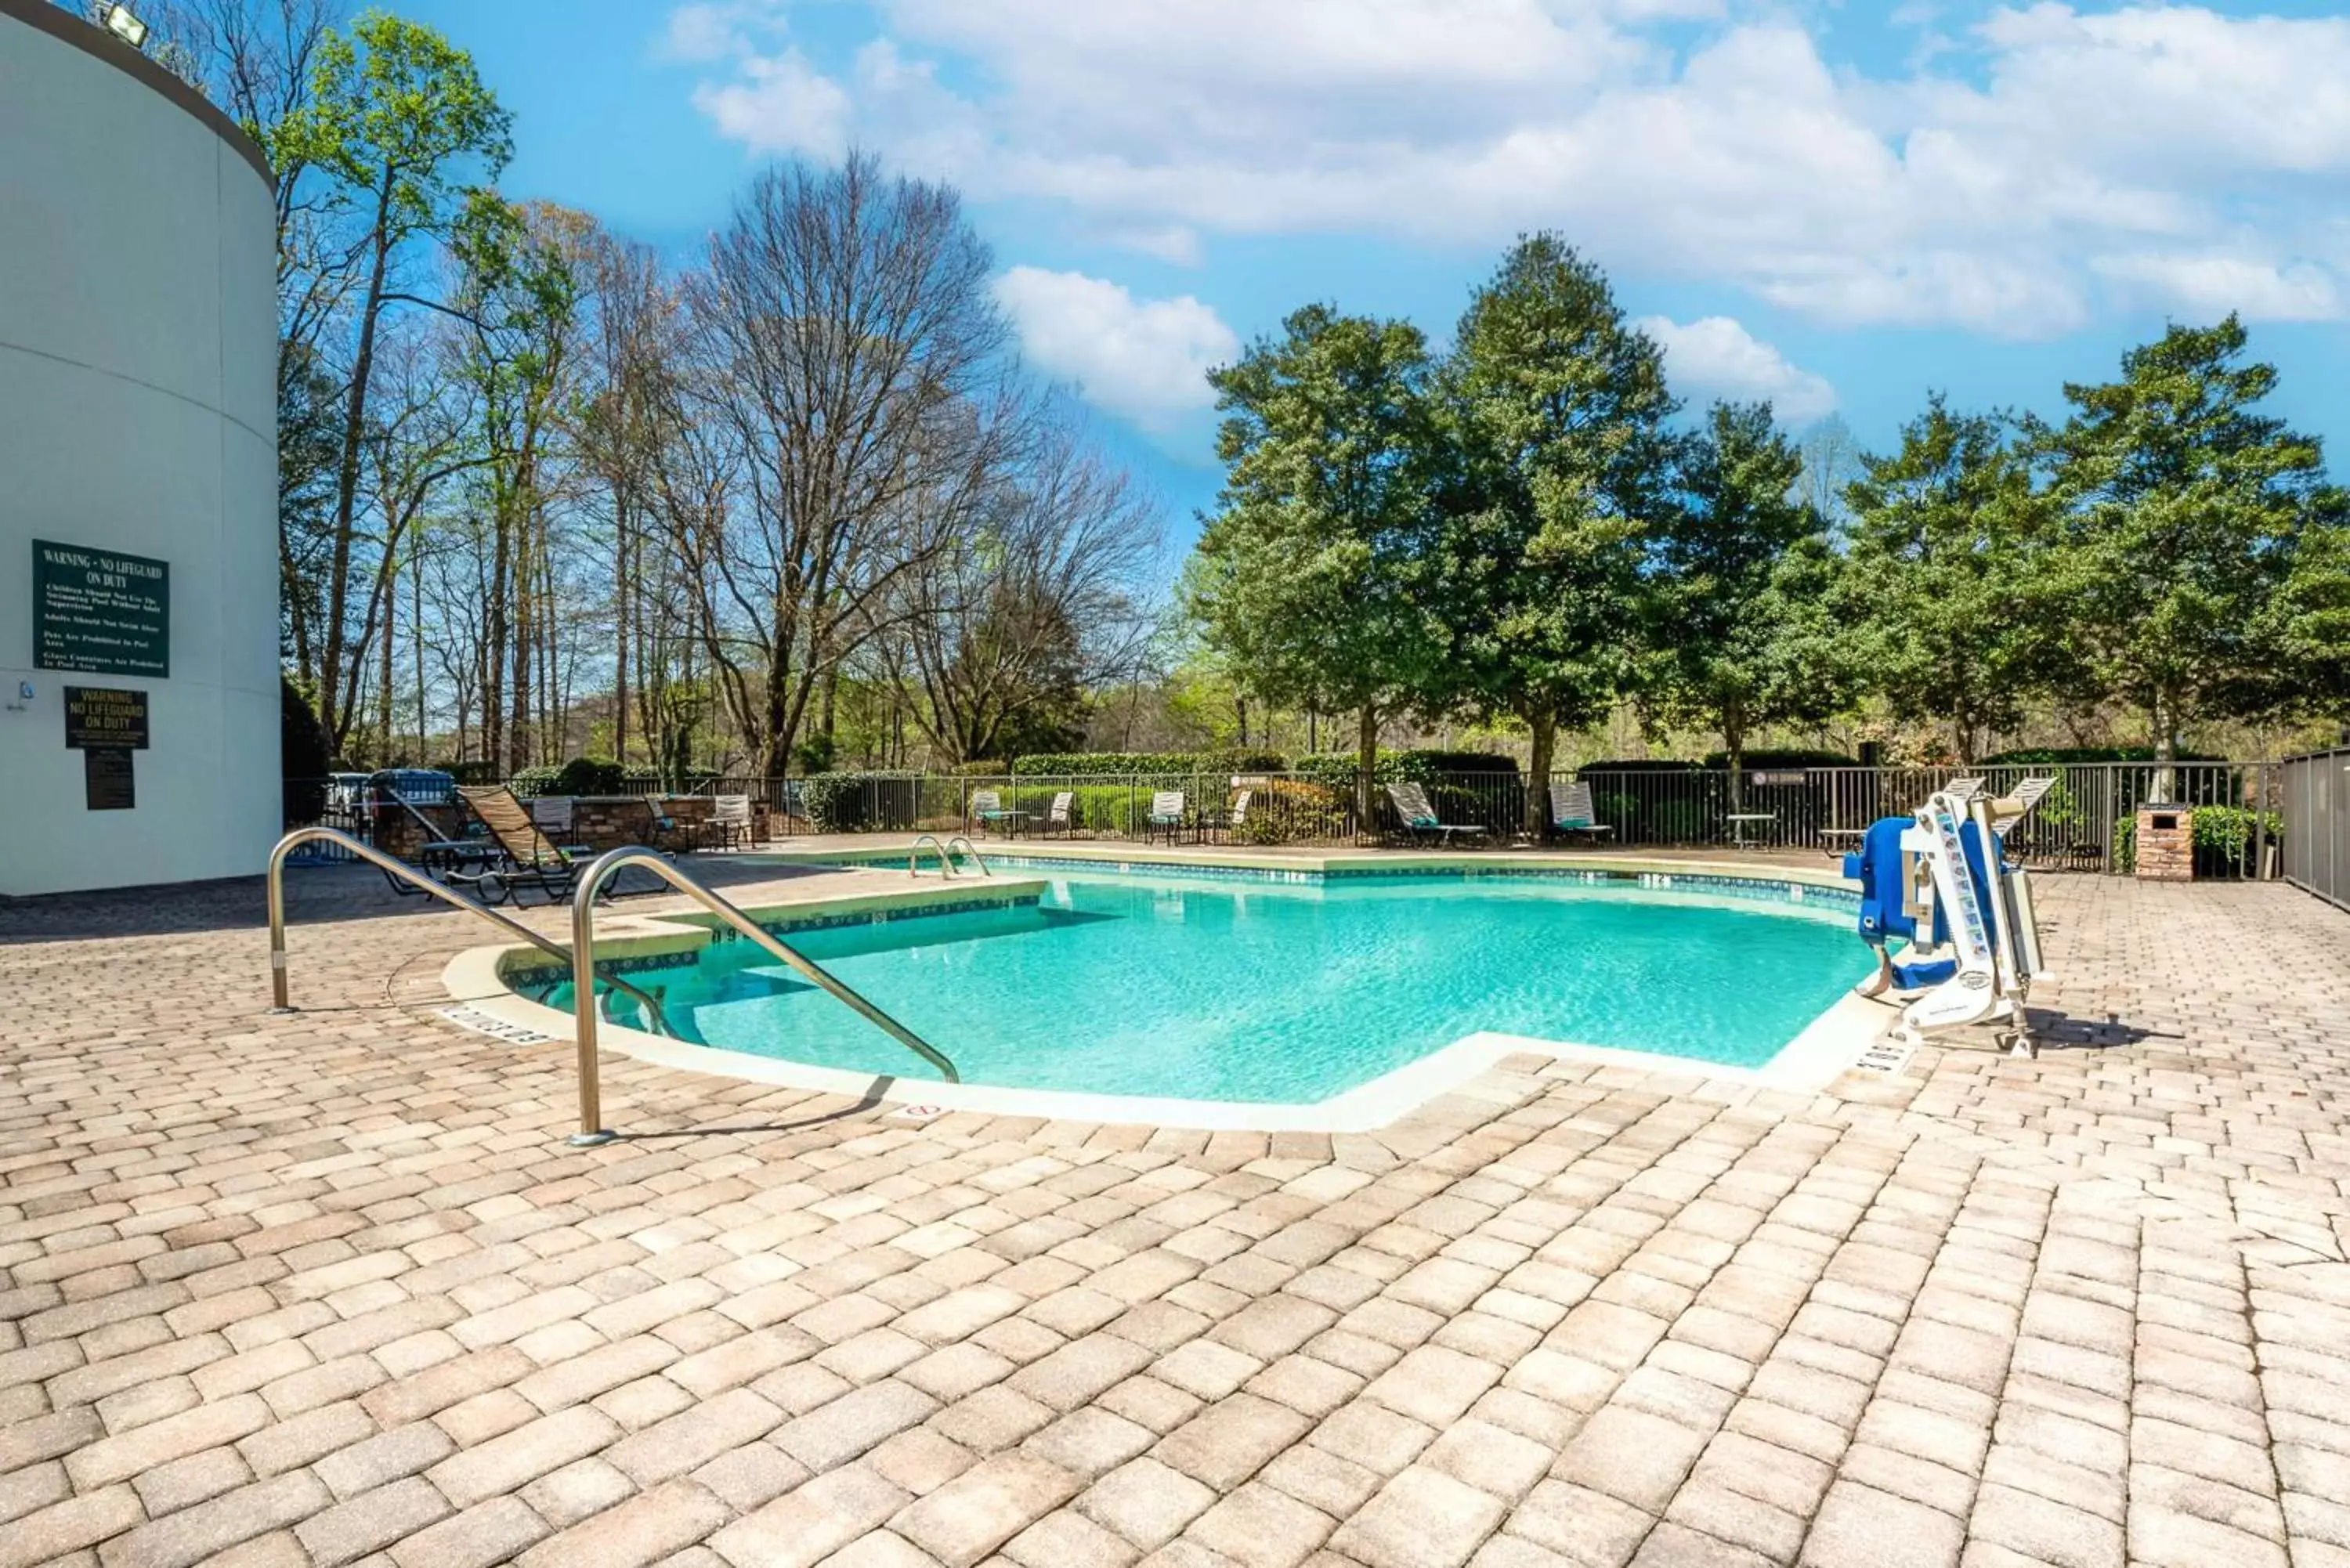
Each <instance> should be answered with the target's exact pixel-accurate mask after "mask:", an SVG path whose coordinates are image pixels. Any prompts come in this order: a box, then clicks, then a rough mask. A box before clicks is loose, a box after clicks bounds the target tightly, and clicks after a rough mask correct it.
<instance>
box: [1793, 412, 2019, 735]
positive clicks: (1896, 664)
mask: <svg viewBox="0 0 2350 1568" xmlns="http://www.w3.org/2000/svg"><path fill="white" fill-rule="evenodd" d="M2012 433H2013V432H2012V424H2011V421H2008V420H2007V419H2006V418H2005V417H2003V416H2000V415H1986V414H1960V413H1954V412H1952V411H1951V410H1950V407H1949V406H1948V404H1946V403H1945V402H1944V401H1943V400H1942V398H1941V396H1940V395H1939V394H1936V395H1935V396H1934V397H1932V398H1931V399H1929V401H1928V403H1927V407H1926V411H1925V412H1924V413H1923V414H1920V415H1919V416H1918V418H1916V419H1915V420H1912V421H1910V422H1909V423H1908V425H1907V426H1905V427H1904V428H1903V430H1902V431H1901V448H1900V450H1899V451H1898V452H1894V453H1892V454H1890V455H1888V456H1883V457H1878V456H1868V455H1864V456H1863V457H1862V458H1861V460H1860V464H1861V477H1860V478H1859V479H1857V480H1856V481H1854V482H1853V483H1852V484H1851V486H1850V487H1849V488H1848V489H1847V490H1846V492H1845V499H1846V505H1847V506H1848V508H1849V509H1850V512H1851V523H1850V525H1849V526H1850V539H1851V543H1850V548H1849V550H1848V551H1847V554H1846V565H1845V570H1844V571H1843V572H1842V573H1841V574H1840V576H1839V582H1838V586H1837V588H1836V590H1835V596H1834V612H1835V616H1836V618H1837V620H1838V621H1839V622H1840V623H1841V624H1842V625H1843V626H1844V628H1846V636H1845V647H1846V657H1847V658H1848V659H1850V660H1851V662H1852V664H1853V666H1854V667H1855V668H1856V670H1858V671H1860V672H1861V673H1862V675H1863V676H1864V677H1865V679H1866V682H1867V684H1868V686H1869V687H1870V688H1871V689H1872V690H1873V691H1877V693H1878V694H1880V695H1881V696H1883V697H1884V698H1885V700H1886V701H1887V703H1888V704H1890V705H1891V706H1892V708H1893V709H1894V710H1895V711H1897V712H1899V713H1903V714H1908V715H1919V716H1928V715H1930V716H1932V717H1935V718H1938V719H1939V720H1941V721H1942V722H1945V723H1947V724H1948V725H1949V726H1950V741H1951V744H1952V745H1953V746H1954V747H1955V749H1956V750H1957V753H1958V755H1959V758H1960V761H1961V762H1971V761H1972V760H1973V759H1975V758H1976V757H1979V756H1981V755H1982V753H1983V749H1984V746H1985V743H1986V742H1988V741H1989V739H1990V737H1991V733H1992V732H1994V731H1997V730H2002V729H2010V728H2012V727H2013V726H2014V725H2015V724H2016V723H2017V722H2019V721H2020V720H2021V718H2022V705H2023V701H2024V700H2025V698H2026V697H2027V696H2029V695H2030V694H2031V693H2032V692H2033V691H2036V690H2039V689H2041V687H2042V686H2043V684H2044V682H2045V680H2047V679H2048V675H2049V663H2050V659H2051V656H2052V643H2053V639H2054V638H2055V637H2058V636H2061V634H2062V628H2061V626H2057V625H2053V624H2052V620H2053V619H2054V618H2052V616H2051V615H2050V613H2049V609H2048V605H2047V603H2046V600H2047V597H2048V590H2049V587H2050V583H2049V581H2048V579H2047V578H2046V577H2045V576H2043V575H2042V574H2043V570H2044V568H2045V566H2046V559H2045V552H2044V549H2043V540H2044V534H2045V529H2044V526H2043V517H2044V508H2043V506H2042V504H2041V503H2040V500H2039V498H2038V497H2037V496H2036V495H2035V493H2034V492H2033V476H2032V463H2031V457H2030V453H2029V452H2028V451H2027V450H2026V449H2025V448H2024V447H2023V446H2022V445H2021V444H2020V443H2018V442H2017V441H2013V440H2012V439H2011V436H2012Z"/></svg>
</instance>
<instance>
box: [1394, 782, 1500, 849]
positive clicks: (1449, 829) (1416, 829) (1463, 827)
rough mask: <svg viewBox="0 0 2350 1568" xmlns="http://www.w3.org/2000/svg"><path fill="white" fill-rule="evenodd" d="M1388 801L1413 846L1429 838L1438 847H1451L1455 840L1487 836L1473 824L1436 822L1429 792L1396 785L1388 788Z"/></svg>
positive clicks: (1408, 784)
mask: <svg viewBox="0 0 2350 1568" xmlns="http://www.w3.org/2000/svg"><path fill="white" fill-rule="evenodd" d="M1388 800H1389V801H1390V802H1391V803H1393V805H1394V806H1395V812H1396V816H1397V818H1398V820H1399V821H1400V822H1401V823H1402V824H1403V829H1404V832H1405V834H1406V835H1408V836H1409V837H1410V839H1411V841H1412V842H1413V843H1415V844H1423V843H1426V842H1427V841H1428V840H1430V839H1431V838H1433V839H1434V840H1436V841H1437V842H1438V843H1440V844H1450V843H1451V842H1452V841H1453V840H1454V839H1456V838H1482V837H1484V836H1486V833H1485V829H1484V828H1482V827H1481V826H1475V825H1473V824H1469V823H1458V822H1443V821H1440V820H1439V819H1438V817H1437V815H1436V808H1435V807H1434V806H1432V805H1429V804H1428V791H1427V790H1426V789H1424V788H1422V787H1421V786H1420V785H1419V784H1412V783H1408V782H1399V783H1396V784H1389V785H1388Z"/></svg>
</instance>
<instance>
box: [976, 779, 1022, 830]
mask: <svg viewBox="0 0 2350 1568" xmlns="http://www.w3.org/2000/svg"><path fill="white" fill-rule="evenodd" d="M1027 816H1028V814H1027V813H1026V812H1024V811H1014V810H1010V809H1008V808H1006V807H1005V805H1004V804H1003V793H1002V792H1001V791H998V790H992V789H975V790H973V791H972V792H971V819H972V821H973V822H976V823H978V824H979V826H980V828H981V830H982V831H983V832H986V831H991V830H994V829H998V828H1000V829H1002V830H1003V833H1004V835H1005V836H1007V837H1009V836H1013V835H1014V834H1016V833H1017V832H1018V831H1019V827H1020V825H1021V823H1022V822H1024V821H1025V820H1026V819H1027Z"/></svg>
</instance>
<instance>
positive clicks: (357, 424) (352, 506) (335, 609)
mask: <svg viewBox="0 0 2350 1568" xmlns="http://www.w3.org/2000/svg"><path fill="white" fill-rule="evenodd" d="M390 206H391V193H390V182H389V178H388V177H387V181H386V184H385V186H384V188H383V189H382V190H381V191H380V192H378V196H377V201H376V215H375V256H374V260H373V263H372V265H370V266H369V271H368V286H367V297H366V299H365V300H364V301H362V302H361V304H360V306H359V352H358V353H357V354H356V355H355V356H354V357H353V358H352V360H351V387H350V391H349V393H348V396H347V398H346V399H345V400H344V405H343V451H342V456H341V460H340V461H339V462H338V464H337V466H336V471H335V549H334V556H333V564H332V565H331V566H329V567H328V574H327V625H326V634H327V636H326V642H327V647H326V652H325V657H324V659H322V660H321V661H320V664H319V671H318V718H319V722H321V723H322V724H323V725H324V726H325V728H326V731H327V734H328V738H329V739H331V740H332V741H333V742H334V743H335V749H336V750H337V751H338V752H339V751H341V750H342V747H343V739H344V737H345V736H346V735H347V734H348V732H349V731H350V725H351V717H350V715H349V714H348V713H347V712H343V711H340V709H341V708H342V705H343V704H342V701H341V694H342V682H343V654H344V651H345V650H344V647H343V636H344V632H343V617H344V616H345V615H346V614H348V612H349V609H350V580H351V528H352V524H353V521H354V519H355V518H356V517H357V515H358V511H359V437H360V434H361V433H362V431H364V430H365V428H366V421H367V397H368V378H369V376H370V375H371V374H373V373H374V369H375V327H376V320H377V317H380V315H381V314H382V312H383V287H384V277H385V274H386V272H387V270H388V269H389V268H390V265H391V242H390V234H388V233H387V232H386V231H385V228H384V224H385V223H387V222H389V221H390Z"/></svg>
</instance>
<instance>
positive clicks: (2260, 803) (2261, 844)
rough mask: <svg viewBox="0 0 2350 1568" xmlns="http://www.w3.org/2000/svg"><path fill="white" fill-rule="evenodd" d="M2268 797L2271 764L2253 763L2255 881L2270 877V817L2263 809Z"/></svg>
mask: <svg viewBox="0 0 2350 1568" xmlns="http://www.w3.org/2000/svg"><path fill="white" fill-rule="evenodd" d="M2268 799H2269V765H2268V763H2264V762H2262V763H2254V764H2252V880H2253V881H2255V882H2263V881H2266V880H2267V879H2268V869H2269V818H2268V813H2267V812H2266V811H2265V810H2263V809H2262V808H2263V807H2264V806H2266V805H2268Z"/></svg>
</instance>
